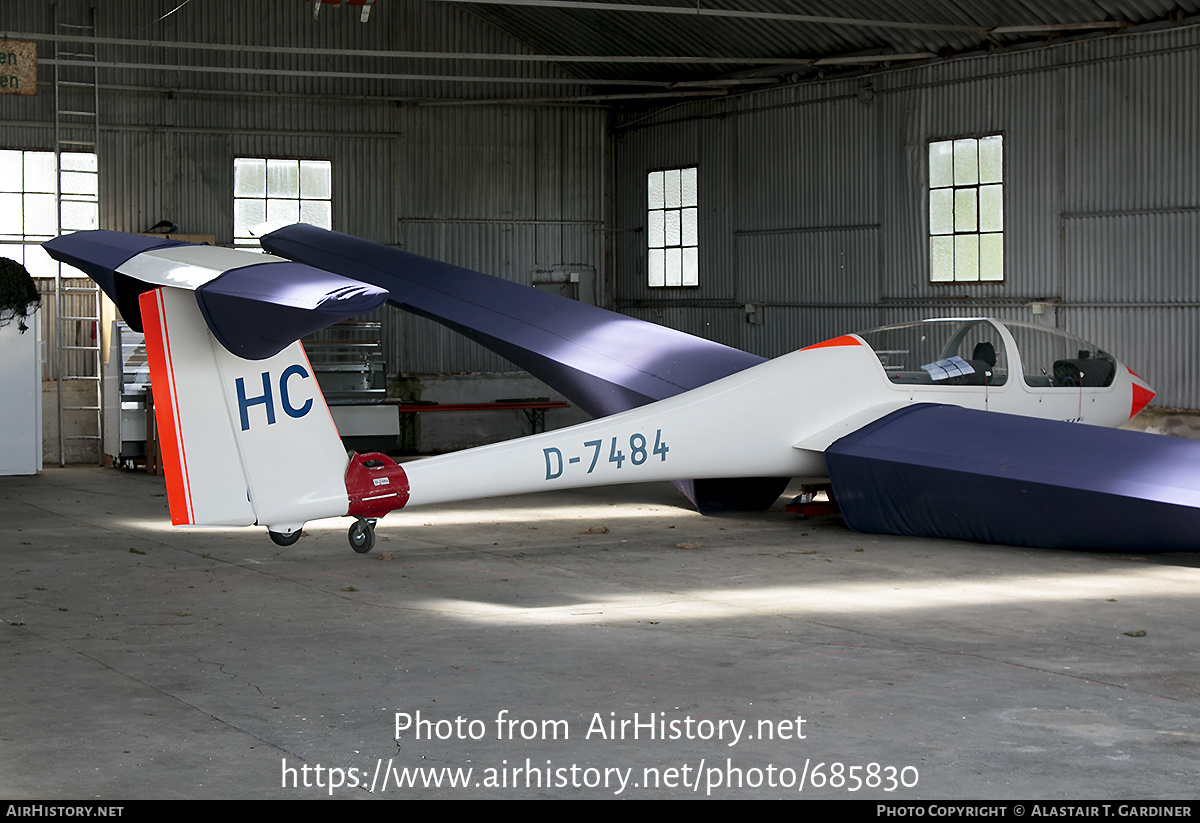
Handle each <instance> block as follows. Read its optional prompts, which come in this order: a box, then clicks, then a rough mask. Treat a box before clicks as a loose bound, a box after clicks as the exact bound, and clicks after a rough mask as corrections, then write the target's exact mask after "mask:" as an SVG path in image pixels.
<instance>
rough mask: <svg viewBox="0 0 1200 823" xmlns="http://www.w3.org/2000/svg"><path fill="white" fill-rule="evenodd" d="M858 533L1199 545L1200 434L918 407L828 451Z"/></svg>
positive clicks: (1151, 547)
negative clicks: (1196, 437) (1178, 435)
mask: <svg viewBox="0 0 1200 823" xmlns="http://www.w3.org/2000/svg"><path fill="white" fill-rule="evenodd" d="M825 462H826V465H827V466H828V469H829V477H830V481H831V483H832V484H833V490H834V493H835V495H836V496H837V501H838V504H839V506H840V507H841V510H842V514H843V516H844V517H845V520H846V523H847V524H848V525H849V526H850V527H851V528H853V529H856V530H858V531H864V532H875V533H882V534H907V535H915V536H923V537H944V538H952V539H956V540H974V541H976V542H979V543H1004V544H1008V545H1014V546H1038V547H1042V548H1064V549H1090V550H1101V551H1197V550H1200V442H1197V441H1193V440H1184V439H1181V438H1176V437H1165V436H1162V435H1155V434H1144V433H1141V432H1132V431H1122V430H1119V429H1106V428H1101V427H1098V426H1085V425H1081V424H1077V423H1061V422H1057V421H1050V420H1039V419H1036V418H1031V417H1020V416H1016V415H1009V414H999V413H997V412H982V411H974V410H970V409H963V408H959V407H956V406H940V405H929V404H919V405H915V406H911V407H908V408H905V409H902V410H900V411H898V412H894V413H892V414H890V415H888V416H887V417H884V418H882V419H880V420H877V421H875V422H874V423H872V424H870V425H868V426H864V427H863V428H862V429H859V430H858V431H856V432H854V433H853V434H850V435H847V436H846V437H843V438H842V439H841V440H838V441H837V442H835V443H834V444H833V445H831V446H830V447H829V448H828V449H827V450H826V452H825Z"/></svg>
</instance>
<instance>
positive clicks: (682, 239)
mask: <svg viewBox="0 0 1200 823" xmlns="http://www.w3.org/2000/svg"><path fill="white" fill-rule="evenodd" d="M646 189H647V191H648V193H649V209H648V211H647V218H646V226H647V228H646V236H647V238H648V241H647V246H648V257H647V264H646V269H647V272H648V282H649V284H650V286H651V287H653V288H659V287H665V286H698V285H700V277H699V269H700V265H699V264H700V249H699V241H698V239H697V234H698V232H697V226H698V222H699V209H698V208H697V206H696V167H695V166H693V167H691V168H687V169H667V170H665V171H652V172H650V175H649V179H648V183H647V186H646Z"/></svg>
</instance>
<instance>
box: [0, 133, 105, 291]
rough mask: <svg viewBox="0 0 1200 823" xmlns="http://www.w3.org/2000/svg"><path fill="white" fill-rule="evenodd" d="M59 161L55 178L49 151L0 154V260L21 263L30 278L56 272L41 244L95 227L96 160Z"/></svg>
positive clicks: (68, 155)
mask: <svg viewBox="0 0 1200 823" xmlns="http://www.w3.org/2000/svg"><path fill="white" fill-rule="evenodd" d="M60 157H61V158H62V170H61V174H60V173H59V169H58V164H57V163H56V162H55V157H54V152H52V151H19V150H5V151H0V256H3V257H8V258H10V259H12V260H16V261H17V262H19V263H22V264H23V265H24V266H25V268H26V269H28V270H29V273H30V274H32V275H33V276H34V277H54V275H55V274H56V272H57V271H58V268H57V267H58V264H57V263H55V262H54V261H53V260H51V259H50V256H49V255H48V254H46V252H45V251H44V250H43V249H42V247H41V243H42V241H44V240H49V239H50V238H52V237H56V236H57V235H59V234H60V233H63V232H73V231H82V230H86V229H94V228H96V226H97V224H98V222H99V212H100V205H99V185H98V181H99V175H98V172H97V166H96V155H95V154H93V153H92V152H64V153H62V154H61V155H60ZM56 191H57V194H58V198H57V199H58V205H59V209H58V213H57V214H56V213H55V205H54V204H55V194H56Z"/></svg>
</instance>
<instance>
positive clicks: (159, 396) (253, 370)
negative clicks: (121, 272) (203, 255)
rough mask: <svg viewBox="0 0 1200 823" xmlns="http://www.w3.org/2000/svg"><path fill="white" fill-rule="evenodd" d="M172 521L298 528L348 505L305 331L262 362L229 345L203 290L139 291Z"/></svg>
mask: <svg viewBox="0 0 1200 823" xmlns="http://www.w3.org/2000/svg"><path fill="white" fill-rule="evenodd" d="M140 304H141V313H142V320H143V325H144V327H145V335H146V338H145V339H146V353H147V359H148V360H149V363H150V376H151V383H152V385H153V388H154V400H155V412H156V418H157V422H158V431H159V440H160V444H161V446H160V448H161V459H162V462H163V468H164V472H165V474H166V478H167V499H168V502H169V504H170V509H171V522H172V523H174V524H176V525H201V526H205V525H209V526H212V525H229V526H234V525H236V526H246V525H252V524H255V523H257V524H259V525H263V526H267V527H268V529H270V530H271V531H272V532H277V533H279V534H283V535H289V534H291V533H294V532H298V531H299V529H300V527H301V526H302V525H303V524H304V522H305V521H307V520H312V519H317V518H321V517H332V516H337V515H343V514H345V513H346V511H347V507H348V500H347V496H346V486H345V473H346V466H347V463H348V460H347V457H346V452H345V450H344V449H343V448H342V445H341V440H340V439H339V437H338V432H337V428H336V426H335V425H334V423H333V418H332V417H331V416H330V414H329V409H328V407H327V406H326V405H325V399H324V397H322V395H321V390H320V388H319V387H318V386H317V382H316V379H315V377H314V376H313V372H312V367H311V366H310V365H309V362H308V358H307V356H306V355H305V354H304V348H303V346H302V345H301V344H300V343H299V342H298V341H297V342H293V343H292V344H290V345H289V346H287V347H285V348H284V349H283V350H282V351H280V352H279V353H278V354H275V355H273V356H271V357H269V358H266V359H263V360H246V359H243V358H240V357H237V356H236V355H233V354H231V353H230V352H229V351H227V350H226V349H225V348H224V347H222V346H221V345H220V344H219V343H218V342H217V341H216V339H215V338H214V337H213V335H212V333H211V332H210V331H209V330H208V327H207V326H206V324H205V321H204V318H203V316H202V314H201V311H200V309H199V307H198V306H197V303H196V299H195V297H194V296H193V295H192V294H191V293H189V292H186V291H182V290H179V289H174V288H156V289H152V290H150V291H147V292H145V293H144V294H142V295H141V297H140Z"/></svg>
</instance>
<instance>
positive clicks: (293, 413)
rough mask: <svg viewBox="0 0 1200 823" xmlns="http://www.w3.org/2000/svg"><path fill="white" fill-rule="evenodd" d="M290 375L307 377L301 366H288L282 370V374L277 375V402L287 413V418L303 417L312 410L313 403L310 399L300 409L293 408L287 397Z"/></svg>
mask: <svg viewBox="0 0 1200 823" xmlns="http://www.w3.org/2000/svg"><path fill="white" fill-rule="evenodd" d="M292 375H299V376H300V377H308V372H306V371H305V370H304V367H303V366H299V365H292V366H288V367H287V368H286V369H284V370H283V374H281V375H279V400H280V401H281V402H282V403H283V410H284V411H285V412H286V413H287V416H288V417H303V416H304V415H306V414H308V413H309V412H310V411H311V410H312V406H313V401H312V398H311V397H310V398H308V399H307V400H305V401H304V405H302V406H301V407H300V408H298V409H297V408H293V406H292V401H291V399H290V398H289V397H288V378H289V377H291V376H292Z"/></svg>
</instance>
